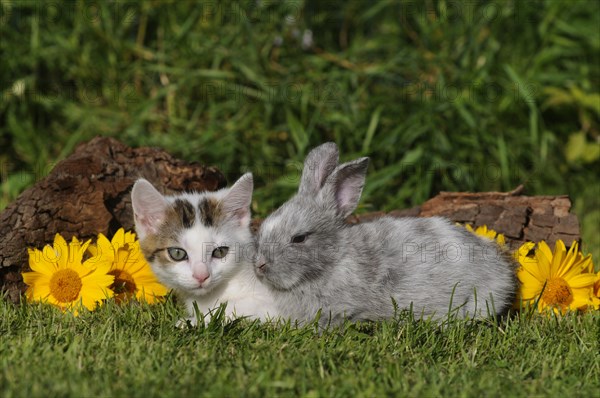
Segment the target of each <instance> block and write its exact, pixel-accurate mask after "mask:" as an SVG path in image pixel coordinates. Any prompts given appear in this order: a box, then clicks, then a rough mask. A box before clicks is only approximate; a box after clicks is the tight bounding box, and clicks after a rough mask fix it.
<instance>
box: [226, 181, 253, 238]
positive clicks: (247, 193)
mask: <svg viewBox="0 0 600 398" xmlns="http://www.w3.org/2000/svg"><path fill="white" fill-rule="evenodd" d="M253 188H254V181H253V178H252V173H246V174H244V175H243V176H241V177H240V178H239V179H238V180H237V181H236V182H235V184H233V185H232V186H231V188H229V192H227V194H226V195H225V197H224V198H223V199H222V203H223V210H224V211H225V214H227V215H228V217H233V218H236V219H237V220H238V221H239V224H240V225H241V226H244V227H246V226H248V225H250V203H251V202H252V189H253Z"/></svg>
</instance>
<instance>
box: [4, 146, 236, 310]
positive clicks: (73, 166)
mask: <svg viewBox="0 0 600 398" xmlns="http://www.w3.org/2000/svg"><path fill="white" fill-rule="evenodd" d="M142 177H143V178H146V179H147V180H148V181H150V182H152V183H153V184H154V185H155V186H156V187H157V188H158V189H163V192H164V193H169V192H170V191H171V192H174V191H182V190H198V191H204V190H208V191H214V190H217V189H220V188H222V187H224V186H225V185H226V179H225V176H224V175H223V174H222V173H221V172H220V171H219V170H217V169H216V168H214V167H206V166H202V165H200V164H196V163H188V162H184V161H182V160H179V159H175V158H173V157H172V156H170V155H169V154H168V153H166V152H165V151H163V150H161V149H155V148H147V147H144V148H136V149H133V148H130V147H127V146H126V145H124V144H122V143H121V142H119V141H117V140H115V139H112V138H102V137H97V138H94V139H92V140H91V141H90V142H88V143H85V144H82V145H80V146H79V147H78V148H77V149H76V150H75V152H74V153H73V154H72V155H71V156H69V157H68V158H67V159H65V160H63V161H62V162H60V163H58V164H57V165H56V167H54V169H53V170H52V171H51V173H50V174H49V175H48V176H47V177H46V178H44V179H43V180H41V181H39V182H38V183H37V184H35V185H34V186H32V187H31V188H29V189H27V190H26V191H24V192H23V193H22V194H21V195H19V197H18V198H17V199H16V200H15V201H14V202H13V203H11V204H10V205H8V206H7V207H6V209H4V211H2V213H0V289H1V291H2V292H6V294H7V297H8V298H9V299H10V300H12V301H14V302H18V301H19V299H20V296H21V293H22V292H23V291H24V289H25V285H24V284H23V279H22V277H21V271H24V270H27V269H29V266H28V261H27V248H28V247H37V248H42V247H43V246H44V245H45V244H47V243H52V241H53V240H54V235H55V234H56V233H60V234H61V235H62V236H63V237H64V238H65V239H66V240H67V241H68V240H70V239H71V237H72V236H77V237H78V238H80V239H89V238H93V237H95V236H96V235H97V234H98V233H103V234H105V235H107V236H110V235H112V234H113V233H114V232H115V231H116V230H117V229H119V228H120V227H124V228H125V229H126V230H131V229H133V215H132V210H131V199H130V195H129V193H130V190H131V187H132V185H133V183H134V182H135V180H136V179H138V178H142Z"/></svg>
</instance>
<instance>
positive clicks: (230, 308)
mask: <svg viewBox="0 0 600 398" xmlns="http://www.w3.org/2000/svg"><path fill="white" fill-rule="evenodd" d="M252 188H253V182H252V174H250V173H247V174H245V175H243V176H242V177H241V178H240V179H239V180H238V181H237V182H236V183H235V184H234V185H233V186H232V187H231V188H224V189H221V190H219V191H217V192H202V193H182V194H179V195H173V196H163V195H162V194H161V193H160V192H158V191H157V190H156V189H155V188H154V187H153V186H152V184H150V183H149V182H148V181H146V180H144V179H140V180H138V181H137V182H136V183H135V185H134V186H133V190H132V192H131V201H132V205H133V212H134V218H135V228H136V232H137V234H138V237H139V239H140V246H141V248H142V252H143V253H144V256H145V257H146V259H147V260H148V262H149V263H150V265H151V266H152V270H153V271H154V273H155V274H156V276H157V277H158V279H159V280H160V281H161V282H162V283H163V284H164V285H166V286H168V287H170V288H172V289H173V290H174V291H175V293H176V294H177V295H178V297H179V298H180V299H181V300H182V301H183V302H184V303H185V306H186V309H187V313H188V318H187V320H189V321H190V322H191V323H192V324H193V325H196V324H197V322H198V320H197V319H196V315H195V313H196V312H195V309H194V303H196V305H197V307H198V309H199V310H200V312H201V313H202V314H203V315H204V316H205V318H204V321H205V322H208V321H209V319H210V314H211V311H212V310H214V309H215V308H217V307H218V306H219V305H220V304H222V303H226V302H227V303H228V304H227V308H226V315H227V316H228V317H230V318H231V317H234V316H248V317H251V318H259V319H262V320H265V319H268V318H269V317H274V316H276V315H277V314H276V312H275V306H274V304H273V303H274V301H273V298H272V294H271V293H270V292H269V290H268V289H267V288H266V286H264V285H263V284H262V283H260V282H258V281H257V279H256V277H255V275H254V271H253V265H252V262H253V258H254V250H255V245H254V241H253V237H252V234H251V232H250V227H249V225H250V202H251V200H252ZM182 324H185V320H181V321H180V322H179V325H180V326H181V325H182Z"/></svg>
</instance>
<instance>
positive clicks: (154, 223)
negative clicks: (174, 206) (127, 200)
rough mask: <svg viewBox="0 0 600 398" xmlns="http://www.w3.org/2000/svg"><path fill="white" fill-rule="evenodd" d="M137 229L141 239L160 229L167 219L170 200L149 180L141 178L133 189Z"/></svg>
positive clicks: (132, 195) (132, 200) (132, 198)
mask: <svg viewBox="0 0 600 398" xmlns="http://www.w3.org/2000/svg"><path fill="white" fill-rule="evenodd" d="M131 204H132V207H133V215H134V219H135V227H136V228H135V229H136V232H137V235H138V237H139V238H140V239H143V238H144V237H145V236H146V235H148V234H154V233H156V232H157V231H158V228H159V227H160V224H162V222H163V221H164V220H165V216H166V213H167V207H168V205H169V204H168V202H167V200H166V199H165V197H164V196H162V194H161V193H160V192H158V191H157V190H156V188H154V186H152V184H150V183H149V182H148V181H147V180H144V179H143V178H142V179H139V180H137V181H136V182H135V184H134V185H133V189H132V190H131Z"/></svg>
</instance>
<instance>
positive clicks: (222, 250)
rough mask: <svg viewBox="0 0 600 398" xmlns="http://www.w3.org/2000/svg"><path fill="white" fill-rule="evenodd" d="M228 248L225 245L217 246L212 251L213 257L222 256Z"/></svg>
mask: <svg viewBox="0 0 600 398" xmlns="http://www.w3.org/2000/svg"><path fill="white" fill-rule="evenodd" d="M228 251H229V248H228V247H227V246H219V247H217V248H216V249H215V250H213V252H212V256H213V257H214V258H223V257H225V256H226V255H227V252H228Z"/></svg>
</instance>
